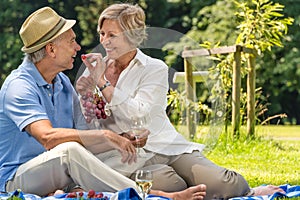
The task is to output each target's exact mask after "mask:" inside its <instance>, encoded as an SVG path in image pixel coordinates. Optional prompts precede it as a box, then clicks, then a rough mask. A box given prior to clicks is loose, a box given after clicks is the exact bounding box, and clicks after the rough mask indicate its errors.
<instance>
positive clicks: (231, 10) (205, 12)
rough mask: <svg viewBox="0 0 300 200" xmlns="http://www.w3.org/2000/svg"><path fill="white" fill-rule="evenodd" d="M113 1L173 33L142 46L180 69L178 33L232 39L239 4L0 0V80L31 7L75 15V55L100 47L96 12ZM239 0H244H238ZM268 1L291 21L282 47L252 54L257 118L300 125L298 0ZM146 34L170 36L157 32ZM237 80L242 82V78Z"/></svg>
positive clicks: (16, 55) (17, 53) (16, 56)
mask: <svg viewBox="0 0 300 200" xmlns="http://www.w3.org/2000/svg"><path fill="white" fill-rule="evenodd" d="M117 2H130V3H134V4H135V3H137V4H139V5H140V6H141V7H142V8H143V9H144V10H145V13H146V23H147V26H149V27H160V28H165V29H169V30H172V31H174V32H176V33H177V36H178V37H175V39H176V40H177V41H172V42H170V43H168V44H166V45H164V46H163V47H161V48H143V51H144V52H145V53H147V54H149V55H150V56H153V57H157V58H160V59H162V60H164V61H165V62H167V64H168V65H169V67H170V68H172V69H173V70H174V71H183V69H184V68H183V59H182V58H181V56H180V53H178V52H180V51H182V50H183V47H184V45H185V42H184V40H180V39H179V38H180V37H184V36H188V37H189V38H191V39H192V40H193V41H195V42H196V43H199V44H200V43H203V42H205V41H208V42H210V43H212V44H218V45H220V46H226V45H227V46H231V45H234V44H235V39H236V37H237V35H236V30H237V26H238V20H237V19H236V16H235V13H236V12H238V8H237V6H236V4H235V3H234V1H231V0H205V1H201V0H136V1H132V0H126V1H113V0H64V1H60V0H48V1H45V0H1V1H0V86H1V85H2V83H3V81H4V80H5V78H6V77H7V76H8V75H9V73H10V72H11V70H13V69H15V68H17V67H18V66H19V64H20V63H21V62H22V58H23V57H24V55H23V53H22V52H21V50H20V49H21V47H22V46H23V45H22V42H21V39H20V37H19V34H18V32H19V29H20V27H21V25H22V23H23V21H24V20H25V18H26V17H27V16H28V15H29V14H31V13H32V12H33V11H35V10H36V9H38V8H40V7H43V6H50V7H52V8H53V9H54V10H56V12H58V13H59V14H60V15H62V16H64V17H65V18H71V19H76V20H77V24H76V25H75V26H74V31H75V33H76V34H77V42H78V43H79V44H80V45H81V47H82V49H81V51H80V52H79V55H80V54H83V53H87V52H91V51H94V50H95V47H97V48H98V47H99V36H98V34H97V29H96V27H97V21H98V17H99V14H100V13H101V11H102V10H103V9H104V8H106V7H107V6H108V5H110V4H113V3H117ZM242 2H244V1H239V3H242ZM245 2H247V0H245ZM272 2H274V3H279V4H281V5H284V9H283V14H284V15H285V16H286V17H292V18H294V22H293V24H292V25H291V26H289V29H288V32H287V33H286V35H285V37H284V39H283V47H273V48H272V49H271V51H266V52H264V53H263V54H262V55H260V56H259V57H257V61H256V62H257V66H256V69H257V72H256V73H257V75H256V87H257V88H261V90H260V93H259V94H258V95H259V99H260V101H261V102H260V104H264V106H263V108H262V110H261V113H260V114H258V115H257V118H260V121H264V120H265V119H268V118H270V120H268V123H270V124H292V125H299V124H300V106H298V105H300V96H299V91H300V83H299V81H300V68H299V67H300V52H299V48H300V31H299V30H300V29H299V23H300V0H274V1H272ZM151 37H152V38H155V37H166V38H167V37H169V36H168V35H161V34H157V35H151ZM158 39H161V38H158ZM175 39H174V40H175ZM199 47H200V46H199ZM99 48H101V47H99ZM174 52H175V53H174ZM81 64H82V62H81V60H80V56H77V59H76V61H75V64H74V68H73V69H72V70H70V71H66V72H65V73H66V74H67V75H68V76H69V77H70V79H71V81H72V82H74V81H75V79H76V76H77V73H78V70H79V69H80V66H81ZM242 84H243V86H244V85H245V81H244V80H243V81H242ZM199 95H200V96H201V94H199ZM280 114H286V116H287V117H284V118H277V117H274V118H272V116H277V115H280ZM174 120H175V119H174Z"/></svg>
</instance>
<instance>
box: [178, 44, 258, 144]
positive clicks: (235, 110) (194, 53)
mask: <svg viewBox="0 0 300 200" xmlns="http://www.w3.org/2000/svg"><path fill="white" fill-rule="evenodd" d="M242 52H243V53H247V54H249V57H248V61H247V65H248V73H247V133H248V136H254V132H255V76H256V73H255V58H256V52H255V50H254V49H250V48H246V47H243V46H240V45H234V46H225V47H219V48H213V49H196V50H190V49H188V48H185V49H184V51H183V52H182V57H183V59H184V74H185V76H184V77H185V90H186V94H187V98H188V99H189V100H191V101H194V99H195V97H194V91H193V90H194V89H195V88H194V87H195V84H194V80H193V69H192V65H191V63H190V62H188V58H192V57H198V56H209V55H215V54H229V53H233V54H234V63H233V72H232V73H233V78H232V131H233V134H234V135H239V133H240V92H241V53H242ZM191 112H192V110H190V109H189V108H188V109H187V126H188V134H189V136H190V138H193V137H194V134H195V130H196V129H195V123H193V122H194V119H193V117H194V115H192V114H191Z"/></svg>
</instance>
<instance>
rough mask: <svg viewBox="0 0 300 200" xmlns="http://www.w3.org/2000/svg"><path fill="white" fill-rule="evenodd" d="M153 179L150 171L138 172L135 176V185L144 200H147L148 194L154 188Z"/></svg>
mask: <svg viewBox="0 0 300 200" xmlns="http://www.w3.org/2000/svg"><path fill="white" fill-rule="evenodd" d="M152 182H153V177H152V172H151V171H150V170H138V171H137V172H136V175H135V183H136V186H137V188H138V191H139V192H141V193H142V199H143V200H145V199H146V194H148V193H149V191H150V189H151V187H152Z"/></svg>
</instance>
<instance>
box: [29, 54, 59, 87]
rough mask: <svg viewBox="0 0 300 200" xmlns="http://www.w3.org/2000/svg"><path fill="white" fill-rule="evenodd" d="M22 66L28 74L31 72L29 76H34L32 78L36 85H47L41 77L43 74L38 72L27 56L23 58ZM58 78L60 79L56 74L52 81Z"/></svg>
mask: <svg viewBox="0 0 300 200" xmlns="http://www.w3.org/2000/svg"><path fill="white" fill-rule="evenodd" d="M23 67H24V69H25V70H27V71H28V72H29V74H31V76H32V77H33V78H34V80H35V81H36V83H37V85H38V86H46V85H49V84H48V83H47V82H46V81H45V79H44V78H43V76H42V75H41V73H40V72H39V70H38V69H37V68H36V66H35V65H34V64H33V62H31V61H30V60H28V59H27V58H26V59H25V60H24V63H23ZM59 80H60V79H59V77H58V76H56V77H55V78H54V81H53V83H56V82H57V81H59Z"/></svg>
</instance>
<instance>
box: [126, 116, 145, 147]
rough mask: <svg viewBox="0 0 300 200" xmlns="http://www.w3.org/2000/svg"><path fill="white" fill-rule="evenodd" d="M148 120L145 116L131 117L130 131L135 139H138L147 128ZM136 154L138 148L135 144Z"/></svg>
mask: <svg viewBox="0 0 300 200" xmlns="http://www.w3.org/2000/svg"><path fill="white" fill-rule="evenodd" d="M148 123H149V122H148V118H147V116H145V115H144V116H134V117H131V125H130V128H131V131H132V133H133V134H134V136H135V138H136V139H138V138H139V137H140V135H141V134H143V133H144V132H145V131H146V130H147V127H148V125H149V124H148ZM137 152H138V153H139V146H138V144H137Z"/></svg>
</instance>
